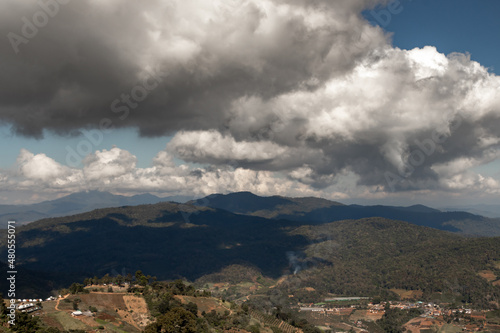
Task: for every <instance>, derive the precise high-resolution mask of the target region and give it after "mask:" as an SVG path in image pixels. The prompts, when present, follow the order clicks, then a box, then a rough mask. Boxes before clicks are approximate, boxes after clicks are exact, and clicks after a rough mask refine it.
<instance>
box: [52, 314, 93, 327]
mask: <svg viewBox="0 0 500 333" xmlns="http://www.w3.org/2000/svg"><path fill="white" fill-rule="evenodd" d="M48 317H49V318H52V319H54V320H56V321H57V322H58V323H59V324H60V326H62V329H63V330H66V331H69V330H88V329H90V328H89V327H88V326H87V325H85V324H84V323H82V322H81V321H80V320H78V319H75V318H73V317H71V315H70V314H68V313H66V312H63V311H59V312H55V313H51V314H49V315H48ZM49 320H50V319H49ZM57 326H59V325H57Z"/></svg>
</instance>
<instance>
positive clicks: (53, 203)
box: [0, 191, 187, 229]
mask: <svg viewBox="0 0 500 333" xmlns="http://www.w3.org/2000/svg"><path fill="white" fill-rule="evenodd" d="M179 199H180V200H185V201H187V200H186V198H183V197H180V196H178V197H168V198H160V197H157V196H155V195H152V194H149V193H147V194H139V195H134V196H131V197H127V196H123V195H115V194H111V193H109V192H101V191H88V192H78V193H73V194H70V195H68V196H65V197H62V198H59V199H55V200H49V201H44V202H40V203H36V204H30V205H0V220H1V221H3V222H2V224H1V225H0V228H2V229H3V228H6V226H5V225H6V222H4V221H7V220H14V221H16V222H17V223H19V224H25V223H28V222H33V221H36V220H40V219H44V218H50V217H60V216H67V215H75V214H80V213H84V212H88V211H91V210H94V209H98V208H109V207H119V206H137V205H144V204H154V203H158V202H162V201H176V200H179Z"/></svg>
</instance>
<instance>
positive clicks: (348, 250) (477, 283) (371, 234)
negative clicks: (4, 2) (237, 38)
mask: <svg viewBox="0 0 500 333" xmlns="http://www.w3.org/2000/svg"><path fill="white" fill-rule="evenodd" d="M270 207H272V205H270ZM412 210H417V211H420V210H421V207H420V208H419V207H417V208H413V209H412ZM3 234H5V231H3ZM0 237H1V238H0V245H1V249H3V251H2V252H1V253H0V256H1V257H2V258H6V257H7V254H6V250H5V249H6V246H5V245H6V244H5V241H6V237H5V235H0ZM16 239H17V241H18V246H17V251H16V260H17V265H18V267H19V269H25V270H28V271H30V272H35V274H40V276H47V275H52V276H54V278H53V280H52V281H53V285H64V283H70V282H74V281H78V279H76V280H75V278H74V276H78V277H79V279H80V280H83V278H84V277H92V276H94V275H97V276H103V275H104V274H107V273H108V274H110V275H115V276H116V275H117V274H118V272H119V273H120V274H124V273H125V274H126V273H131V274H134V272H135V271H136V270H142V271H144V272H147V273H148V274H151V275H155V276H157V277H158V279H160V280H164V279H175V278H181V277H183V278H187V279H188V280H191V281H194V280H199V279H201V280H203V277H206V276H218V275H217V274H218V273H220V272H223V271H224V270H225V269H226V268H227V267H230V266H233V267H238V266H239V267H249V268H252V269H253V270H256V271H258V272H260V274H262V275H263V276H265V277H266V278H268V279H273V280H275V281H278V280H279V281H281V282H280V283H279V285H278V286H277V287H276V288H277V289H276V290H280V291H281V292H282V293H283V294H284V295H287V294H286V293H288V292H293V293H296V297H297V298H298V299H304V300H306V299H310V298H311V297H312V296H315V297H320V296H321V295H326V294H327V293H334V294H340V295H357V296H374V295H389V294H391V292H390V291H389V290H390V289H393V288H398V289H407V290H421V291H422V292H423V295H424V296H423V297H424V298H427V299H432V297H434V296H433V295H434V294H436V293H439V292H441V293H443V294H446V295H448V294H449V295H451V296H450V297H453V298H454V299H455V300H459V301H460V300H465V301H471V302H476V303H480V302H481V301H482V300H486V299H487V297H486V295H489V296H488V297H489V299H490V300H497V301H498V300H500V287H498V286H494V285H493V284H492V283H490V282H488V281H486V280H485V279H483V278H482V277H481V276H480V275H479V273H480V272H483V271H486V270H487V271H489V272H491V274H493V276H500V267H499V266H498V263H499V262H500V239H499V238H465V237H463V236H460V235H457V234H453V233H449V232H445V231H441V230H436V229H432V228H427V227H422V226H417V225H413V224H409V223H406V222H402V221H392V220H388V219H384V218H380V217H374V218H366V219H360V220H347V221H336V222H331V223H319V222H317V223H309V222H303V221H290V220H284V219H268V218H263V217H259V216H252V215H244V214H235V213H231V212H229V211H226V210H221V209H216V208H211V207H201V206H194V205H190V204H177V203H168V202H162V203H158V204H152V205H140V206H126V207H117V208H105V209H98V210H94V211H92V212H87V213H83V214H78V215H74V216H69V217H59V218H50V219H44V220H40V221H37V222H34V223H30V224H28V225H25V226H22V227H20V228H18V229H17V232H16ZM234 265H237V266H234ZM491 274H490V275H491ZM69 276H72V279H71V280H70V279H69ZM219 276H220V274H219ZM283 277H284V279H283ZM4 283H5V282H0V287H2V290H6V288H4V287H3V285H2V284H4ZM457 286H458V287H457ZM30 287H31V289H30V290H33V288H32V286H30V285H29V284H28V285H24V286H23V285H19V286H18V289H19V291H20V292H21V291H22V290H26V289H27V288H30ZM303 287H312V288H314V289H315V290H316V293H313V294H311V295H304V294H303ZM301 290H302V291H301ZM301 293H302V294H301ZM483 305H484V304H482V306H483ZM485 306H486V305H485Z"/></svg>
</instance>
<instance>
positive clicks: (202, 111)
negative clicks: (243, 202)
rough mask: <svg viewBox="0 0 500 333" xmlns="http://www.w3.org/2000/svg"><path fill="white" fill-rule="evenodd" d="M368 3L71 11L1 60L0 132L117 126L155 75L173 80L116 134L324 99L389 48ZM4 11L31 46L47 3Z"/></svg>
mask: <svg viewBox="0 0 500 333" xmlns="http://www.w3.org/2000/svg"><path fill="white" fill-rule="evenodd" d="M54 1H55V0H54ZM42 2H43V1H42ZM61 2H62V1H61ZM113 3H115V2H113ZM368 3H371V1H354V2H352V3H351V1H337V2H327V1H314V2H312V3H308V2H303V1H293V2H291V3H288V2H284V1H272V0H246V1H238V2H237V1H234V0H215V1H210V2H206V1H199V0H182V1H181V0H153V1H148V3H147V4H146V3H136V2H130V3H129V2H127V3H121V2H120V5H117V4H115V5H112V4H110V3H107V2H106V1H91V0H82V1H71V2H70V3H68V4H66V5H62V4H61V5H59V6H58V7H59V10H58V13H57V14H56V15H54V17H51V18H49V22H48V24H46V25H44V26H42V27H40V28H36V26H35V29H36V30H37V33H36V34H35V36H33V37H30V38H25V39H26V40H27V42H26V43H21V44H19V45H17V49H18V51H19V52H18V53H17V54H16V53H15V52H14V48H15V47H14V48H11V47H7V46H8V44H6V45H4V46H5V47H3V48H1V49H0V54H1V57H2V61H3V63H4V65H5V66H4V68H5V69H6V70H7V69H8V70H7V72H5V73H4V74H5V75H3V76H2V78H1V79H0V88H1V89H0V100H1V101H2V102H1V103H0V120H3V121H5V122H8V123H11V124H12V125H13V128H14V130H15V131H16V132H17V133H18V134H22V135H26V136H34V137H41V136H42V134H43V129H48V130H52V131H56V132H58V133H61V134H64V133H73V132H74V131H77V130H79V129H81V128H82V127H87V126H95V127H97V126H98V124H99V122H100V120H101V119H102V118H103V117H107V118H112V117H115V118H116V117H117V114H114V113H113V110H112V108H111V104H112V102H113V101H114V100H115V99H116V98H118V99H120V96H122V94H130V92H131V90H132V89H133V88H134V87H135V86H137V85H138V82H140V81H141V80H142V79H144V77H147V76H148V75H150V74H149V73H151V72H153V73H155V75H157V76H159V77H161V78H162V79H163V80H162V83H161V84H160V86H159V87H158V88H156V89H155V91H154V93H151V94H149V96H148V97H147V98H146V99H145V100H143V101H141V103H140V106H139V107H138V108H137V109H136V110H134V111H135V112H132V113H131V114H130V116H129V117H127V118H126V119H120V121H117V122H115V124H114V125H115V126H117V127H129V126H134V127H138V128H139V129H140V131H141V134H143V135H146V136H149V135H162V134H165V133H170V132H175V131H177V130H179V129H182V128H185V129H193V128H197V129H210V128H217V127H219V126H220V124H221V123H223V122H224V119H225V116H226V115H225V113H226V111H227V110H228V107H229V106H230V105H231V103H232V102H233V101H234V100H236V99H238V98H241V97H244V96H247V95H252V96H253V95H255V96H259V97H262V98H265V99H266V98H272V97H274V96H276V95H277V94H282V93H284V92H290V91H293V90H297V89H314V88H316V87H318V86H319V85H321V83H322V82H324V81H325V80H327V79H328V78H329V76H330V75H333V74H338V73H345V72H346V71H348V70H349V69H350V68H352V67H353V66H354V64H355V61H356V60H357V59H359V58H360V57H362V56H363V55H365V54H366V53H367V52H369V51H371V50H370V48H371V47H374V46H376V45H380V44H383V43H385V36H384V35H383V33H382V31H381V30H380V29H378V28H374V27H371V26H369V24H368V23H367V22H364V21H363V20H362V19H361V17H360V16H359V11H358V9H360V8H361V7H362V6H363V5H364V4H368ZM0 6H1V7H0V13H1V14H0V22H1V23H0V31H2V32H5V35H7V34H8V33H14V34H16V35H18V36H21V37H23V36H24V35H23V31H29V29H26V28H24V25H26V24H28V23H25V21H23V18H24V19H26V20H27V21H28V22H30V24H34V23H33V22H34V18H33V17H34V16H36V14H37V13H39V12H40V11H42V9H41V7H40V5H39V4H38V3H36V2H34V3H32V4H31V5H27V4H25V3H21V2H19V1H15V0H8V1H4V2H2V4H1V5H0ZM2 7H3V8H2ZM353 8H356V11H355V10H353ZM42 13H43V12H42ZM23 28H24V30H23ZM361 32H366V35H367V36H369V37H370V38H369V41H370V42H369V43H367V44H366V45H358V44H356V43H355V41H356V40H357V39H358V38H359V35H360V33H361ZM23 38H24V37H23ZM153 119H154V121H152V120H153Z"/></svg>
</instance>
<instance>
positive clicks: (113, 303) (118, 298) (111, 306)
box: [61, 293, 127, 311]
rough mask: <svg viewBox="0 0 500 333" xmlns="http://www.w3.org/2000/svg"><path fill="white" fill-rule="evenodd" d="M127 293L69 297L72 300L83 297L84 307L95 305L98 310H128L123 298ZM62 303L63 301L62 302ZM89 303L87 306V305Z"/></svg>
mask: <svg viewBox="0 0 500 333" xmlns="http://www.w3.org/2000/svg"><path fill="white" fill-rule="evenodd" d="M124 295H126V294H117V293H109V294H108V293H90V294H82V295H76V296H70V297H68V298H69V299H70V300H73V299H75V298H79V299H81V301H82V302H81V304H82V307H83V308H84V309H87V308H88V306H89V305H91V306H95V307H96V308H97V309H98V310H101V309H102V310H113V311H115V310H116V309H119V310H126V309H127V305H126V304H125V301H124V300H123V296H124ZM61 303H62V302H61ZM86 305H87V307H85V306H86Z"/></svg>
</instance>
